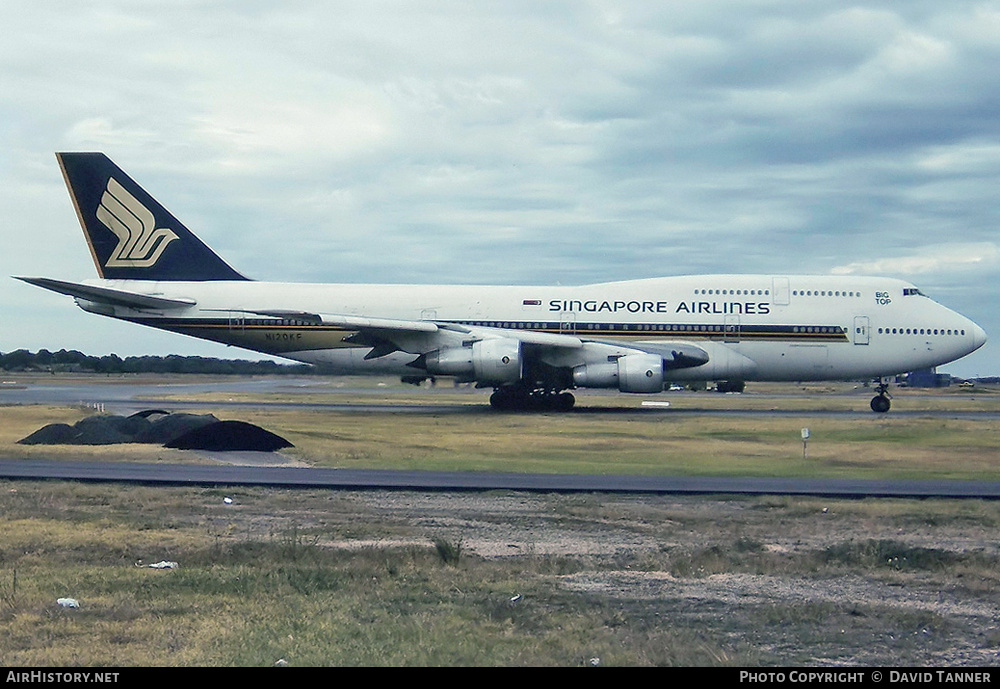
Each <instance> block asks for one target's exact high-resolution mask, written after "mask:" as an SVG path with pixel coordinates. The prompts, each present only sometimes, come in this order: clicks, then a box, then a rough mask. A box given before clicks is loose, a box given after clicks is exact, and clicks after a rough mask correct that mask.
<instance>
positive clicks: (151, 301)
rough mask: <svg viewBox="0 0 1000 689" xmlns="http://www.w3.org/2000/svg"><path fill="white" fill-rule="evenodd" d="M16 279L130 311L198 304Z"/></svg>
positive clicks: (47, 280) (49, 280)
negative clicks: (123, 307)
mask: <svg viewBox="0 0 1000 689" xmlns="http://www.w3.org/2000/svg"><path fill="white" fill-rule="evenodd" d="M15 279H17V280H21V281H22V282H27V283H28V284H30V285H35V286H37V287H44V288H45V289H48V290H52V291H53V292H58V293H59V294H68V295H69V296H71V297H76V298H77V299H83V300H85V301H91V302H96V303H98V304H110V305H112V306H125V307H128V308H130V309H139V310H142V309H180V308H186V307H189V306H194V305H195V304H196V303H197V302H196V301H195V300H194V299H185V298H183V297H181V298H177V297H170V298H168V297H161V296H157V295H153V294H143V293H141V292H130V291H128V290H123V289H114V288H112V287H98V286H96V285H86V284H83V283H81V282H66V281H64V280H53V279H52V278H28V277H16V278H15Z"/></svg>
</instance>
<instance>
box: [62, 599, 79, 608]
mask: <svg viewBox="0 0 1000 689" xmlns="http://www.w3.org/2000/svg"><path fill="white" fill-rule="evenodd" d="M56 605H59V606H62V607H64V608H79V607H80V601H78V600H77V599H76V598H57V599H56Z"/></svg>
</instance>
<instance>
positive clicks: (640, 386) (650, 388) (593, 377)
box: [573, 354, 663, 393]
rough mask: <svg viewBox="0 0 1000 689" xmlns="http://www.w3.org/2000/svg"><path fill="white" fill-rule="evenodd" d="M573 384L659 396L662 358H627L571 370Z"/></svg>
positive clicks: (632, 355) (636, 356)
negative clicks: (656, 393)
mask: <svg viewBox="0 0 1000 689" xmlns="http://www.w3.org/2000/svg"><path fill="white" fill-rule="evenodd" d="M573 382H574V383H575V384H576V385H578V386H579V387H581V388H618V389H619V390H620V391H621V392H640V393H649V392H662V391H663V358H662V357H660V356H659V355H657V354H628V355H626V356H622V357H618V359H617V360H616V361H613V362H608V363H606V364H604V363H601V364H585V365H583V366H577V367H576V368H574V369H573Z"/></svg>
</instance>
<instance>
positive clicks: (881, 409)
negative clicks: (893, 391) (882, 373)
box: [872, 378, 892, 414]
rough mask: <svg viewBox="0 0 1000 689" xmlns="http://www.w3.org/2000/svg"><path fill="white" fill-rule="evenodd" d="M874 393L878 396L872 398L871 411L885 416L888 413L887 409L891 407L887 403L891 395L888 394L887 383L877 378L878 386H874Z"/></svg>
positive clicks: (889, 403) (890, 404)
mask: <svg viewBox="0 0 1000 689" xmlns="http://www.w3.org/2000/svg"><path fill="white" fill-rule="evenodd" d="M875 391H876V392H878V394H877V395H875V396H874V397H872V411H873V412H875V413H876V414H885V413H886V412H887V411H889V407H891V406H892V403H891V402H890V401H889V400H890V399H891V398H892V395H890V394H889V385H888V383H885V382H884V381H883V380H882V379H881V378H879V379H878V385H876V386H875Z"/></svg>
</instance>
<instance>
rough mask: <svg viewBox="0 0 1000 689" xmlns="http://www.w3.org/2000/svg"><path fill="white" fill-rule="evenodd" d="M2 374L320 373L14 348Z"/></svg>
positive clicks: (0, 366) (3, 360) (268, 365)
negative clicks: (43, 372) (19, 372)
mask: <svg viewBox="0 0 1000 689" xmlns="http://www.w3.org/2000/svg"><path fill="white" fill-rule="evenodd" d="M0 370H2V371H22V372H23V371H46V372H47V371H51V372H53V373H55V372H93V373H212V374H223V375H225V374H232V375H273V374H305V373H308V374H313V373H322V371H320V370H317V369H316V368H314V367H313V366H310V365H308V364H279V363H277V362H274V361H247V360H244V359H214V358H210V357H201V356H180V355H177V354H170V355H167V356H129V357H125V358H124V359H123V358H121V357H120V356H118V355H117V354H108V355H106V356H88V355H87V354H84V353H83V352H78V351H76V350H66V349H60V350H59V351H58V352H50V351H49V350H47V349H40V350H38V351H37V352H34V353H32V352H29V351H28V350H26V349H18V350H15V351H13V352H7V353H2V352H0Z"/></svg>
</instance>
